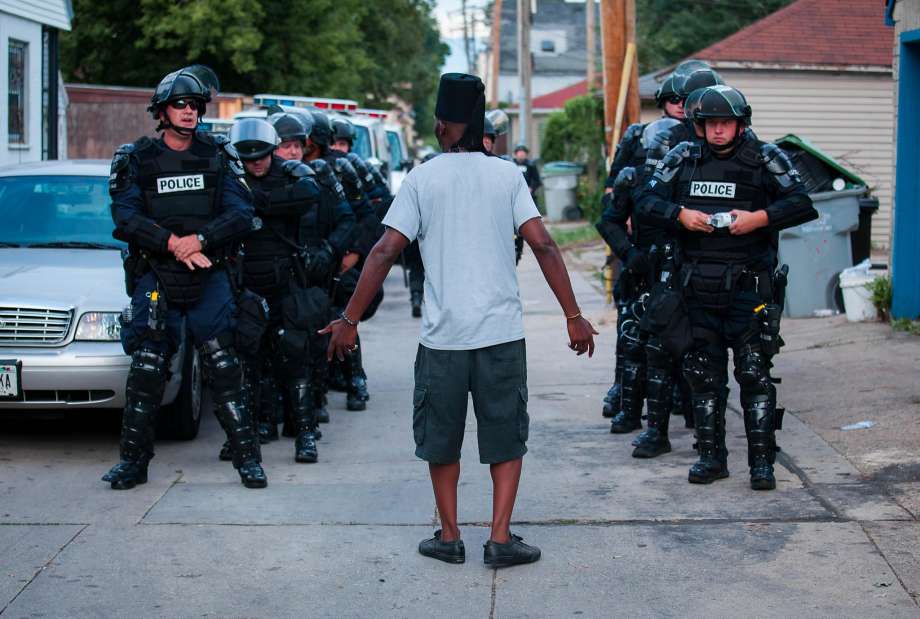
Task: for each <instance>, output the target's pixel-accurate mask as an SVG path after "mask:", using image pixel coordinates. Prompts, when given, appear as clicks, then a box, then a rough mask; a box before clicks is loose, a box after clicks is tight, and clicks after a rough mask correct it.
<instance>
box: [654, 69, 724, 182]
mask: <svg viewBox="0 0 920 619" xmlns="http://www.w3.org/2000/svg"><path fill="white" fill-rule="evenodd" d="M724 83H725V82H724V81H723V80H722V76H721V75H719V74H718V72H716V71H715V70H714V69H713V68H711V67H710V66H709V65H707V64H706V63H705V62H703V61H701V60H688V61H686V62H683V63H681V64H679V65H678V66H677V67H676V68H675V69H674V73H672V74H671V78H670V79H669V80H668V81H666V82H664V83H662V85H661V88H659V91H658V93H656V97H658V96H661V97H666V102H665V105H667V106H669V107H670V106H674V108H675V109H677V108H679V109H680V113H679V114H677V115H675V116H674V118H677V119H679V120H680V121H681V122H680V123H676V124H675V125H674V126H672V127H669V128H668V129H667V130H666V131H664V132H663V133H662V134H660V135H657V136H656V137H655V140H656V141H657V142H659V143H660V144H661V150H663V152H662V153H661V155H664V153H667V152H668V151H669V150H670V149H671V148H672V147H674V146H675V145H676V144H679V143H681V142H688V141H693V140H702V139H703V138H704V136H703V134H702V128H701V127H700V126H699V125H698V124H697V123H696V121H694V119H693V116H692V114H689V113H688V112H693V110H694V109H695V107H696V105H697V103H698V97H700V96H702V93H703V90H704V89H706V88H708V87H709V86H717V85H719V84H724ZM691 95H694V96H693V97H692V98H691ZM688 101H689V102H690V105H687V103H688ZM648 163H649V164H650V165H652V166H653V167H654V165H656V164H657V163H658V161H657V160H655V161H649V162H648Z"/></svg>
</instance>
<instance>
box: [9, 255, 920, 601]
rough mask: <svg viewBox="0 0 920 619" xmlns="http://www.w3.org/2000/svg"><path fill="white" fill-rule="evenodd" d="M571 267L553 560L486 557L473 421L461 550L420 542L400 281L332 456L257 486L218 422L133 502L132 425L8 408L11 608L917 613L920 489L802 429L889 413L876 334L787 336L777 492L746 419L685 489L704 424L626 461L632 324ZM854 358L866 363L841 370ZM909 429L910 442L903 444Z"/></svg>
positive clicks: (538, 394)
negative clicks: (859, 353)
mask: <svg viewBox="0 0 920 619" xmlns="http://www.w3.org/2000/svg"><path fill="white" fill-rule="evenodd" d="M573 277H574V283H575V286H576V290H577V293H578V296H579V301H580V303H581V306H582V308H583V310H584V311H585V313H586V314H587V315H588V316H590V317H592V319H594V320H595V321H596V323H605V324H603V325H602V326H601V328H600V329H599V330H600V331H601V335H600V336H599V337H598V344H599V351H598V354H597V355H596V356H595V358H594V359H591V360H589V359H587V358H576V357H575V356H574V354H572V353H571V351H569V350H568V348H567V347H566V343H567V338H566V333H565V323H564V320H563V319H562V317H561V314H560V310H559V309H558V306H557V305H556V302H555V299H554V298H553V296H552V294H551V292H550V291H549V289H548V288H547V286H546V284H545V283H544V282H543V280H542V276H541V274H540V272H539V269H538V267H537V266H536V264H535V262H534V261H533V259H532V256H530V255H527V256H526V257H525V259H524V261H523V262H522V264H521V267H520V279H521V287H522V296H523V298H524V303H525V309H526V318H525V323H526V324H525V326H526V329H527V336H528V341H527V345H528V360H529V387H530V413H531V418H532V426H531V438H530V443H529V445H530V454H529V455H528V456H527V458H526V464H525V468H524V479H523V481H522V487H521V494H520V500H519V503H518V507H517V510H516V512H515V522H516V524H515V526H514V531H515V532H516V533H519V534H521V535H523V536H524V537H525V539H526V540H527V541H530V542H533V543H535V544H537V545H539V546H541V547H542V549H543V552H544V558H543V560H541V561H540V562H539V563H536V564H534V565H529V566H522V567H518V568H511V569H507V570H504V571H495V570H489V569H486V568H485V567H484V566H483V565H482V562H481V561H482V559H481V550H480V548H481V545H482V544H483V543H484V542H485V540H486V538H487V537H488V529H487V528H486V527H485V524H486V523H487V521H488V520H489V514H490V503H491V498H490V483H489V478H488V470H487V467H483V466H481V465H479V463H478V457H477V453H476V445H475V442H476V441H475V420H474V418H473V416H472V415H470V416H469V422H468V428H467V430H468V434H467V441H466V445H465V447H464V463H465V469H464V473H463V477H462V478H461V490H460V493H461V497H460V498H461V520H462V521H463V522H464V523H466V524H465V525H464V528H463V534H464V538H465V541H466V547H467V553H468V557H467V563H466V564H465V565H461V566H453V565H446V564H443V563H440V562H436V561H432V560H429V559H425V558H423V557H421V556H419V555H418V554H417V552H416V545H417V543H418V541H419V540H420V539H422V538H423V537H427V536H430V534H431V531H432V529H433V528H436V526H437V517H436V512H435V509H434V504H433V498H432V496H431V489H430V483H429V481H428V476H427V467H426V466H425V465H424V463H421V462H419V461H418V460H416V459H415V458H414V456H413V444H412V432H411V400H412V360H413V358H414V353H415V347H416V342H417V335H418V328H419V323H418V321H413V320H412V319H411V318H410V317H409V304H408V299H407V296H408V295H407V292H406V291H405V289H404V288H403V287H402V283H401V281H400V275H399V274H398V273H394V274H393V275H391V277H390V278H389V280H388V281H387V298H386V300H385V301H384V304H383V305H382V306H381V309H380V311H379V313H378V315H377V316H376V317H375V318H374V319H373V320H372V321H370V322H369V323H368V324H367V325H364V326H363V330H362V337H363V340H364V342H365V355H366V357H365V358H366V362H367V365H368V373H369V375H370V388H371V394H372V399H371V402H370V407H369V409H368V410H367V411H365V412H360V413H350V412H346V411H345V410H344V398H343V397H342V396H341V395H340V394H335V395H334V396H333V397H332V402H331V406H330V410H331V412H332V423H331V424H329V425H327V426H324V428H323V429H324V438H323V440H322V441H321V442H320V459H321V462H320V463H319V464H316V465H295V464H294V463H293V461H292V460H293V458H292V450H293V447H292V444H291V441H290V439H283V440H282V441H280V442H278V443H273V444H271V445H269V446H267V447H266V449H265V459H266V470H267V472H268V475H269V487H268V489H266V490H263V491H253V490H246V489H245V488H243V487H242V486H241V485H240V484H239V483H238V478H237V476H236V474H235V472H234V471H233V470H232V468H231V467H229V465H227V464H226V463H219V462H218V461H217V452H218V449H219V447H220V443H221V442H222V437H221V432H220V429H219V428H218V426H217V423H216V422H215V421H214V419H213V418H211V417H208V418H207V419H206V420H205V423H204V424H203V427H202V435H201V436H200V437H199V438H198V439H197V440H196V441H194V442H191V443H176V442H173V443H163V444H160V445H159V446H158V453H157V457H156V459H155V460H154V461H153V463H152V465H151V471H150V482H149V483H148V484H147V485H146V486H142V487H140V488H139V489H137V490H134V491H129V492H113V491H111V490H109V489H108V488H107V486H106V485H105V484H103V483H101V482H100V481H98V479H99V476H100V475H101V474H102V473H103V472H105V470H107V468H108V467H109V466H110V465H111V463H112V462H114V460H115V459H116V457H117V444H116V443H117V434H116V432H115V431H112V430H111V429H109V430H100V429H96V430H91V431H86V430H82V431H77V432H75V431H74V430H75V428H78V427H79V424H76V422H74V421H73V419H71V420H69V421H68V422H67V423H64V424H52V423H47V422H45V423H42V422H29V423H22V422H13V421H8V420H6V421H0V614H2V615H3V616H4V617H7V616H9V617H33V616H43V617H65V616H67V617H85V616H98V617H121V616H133V617H161V616H168V617H191V616H214V617H295V616H304V615H314V616H323V617H326V616H328V617H370V616H374V617H377V616H379V617H428V616H434V615H437V616H441V617H466V618H468V617H516V616H521V617H524V616H527V617H557V616H563V615H579V616H586V617H611V616H638V617H644V616H658V617H662V616H663V617H670V616H675V617H677V616H681V617H683V616H691V617H694V616H805V617H813V616H814V617H817V616H831V615H834V616H840V617H902V616H903V617H915V616H917V615H918V614H920V609H918V607H917V603H916V601H915V600H916V595H917V592H918V591H920V566H918V565H920V564H918V560H917V555H916V552H917V551H916V548H917V547H918V546H917V541H920V525H918V523H917V521H916V515H917V514H918V511H920V510H918V507H920V501H914V500H913V499H910V497H911V496H913V495H910V494H909V492H910V491H912V490H913V489H914V488H913V486H912V485H911V484H913V483H915V482H911V481H904V480H901V481H898V482H891V483H888V482H884V483H883V482H882V480H881V479H878V478H874V477H872V473H871V472H870V470H869V469H868V468H867V465H866V463H865V462H862V461H859V460H858V459H857V460H854V462H851V461H850V460H848V459H847V458H846V457H844V455H842V453H841V452H843V454H846V453H847V451H846V447H847V445H848V444H849V443H847V442H846V441H852V440H857V439H858V437H857V439H851V438H849V436H850V434H849V433H842V432H841V436H842V438H841V439H840V440H841V441H843V442H842V443H841V442H839V441H838V439H837V438H836V437H835V436H832V435H830V434H828V435H827V440H825V439H824V438H822V436H821V435H820V433H821V432H822V431H823V430H821V428H818V430H819V431H818V432H816V431H815V430H814V429H812V427H810V426H809V425H808V424H807V423H803V421H802V420H801V419H805V420H806V421H807V420H808V417H809V415H814V416H816V417H821V418H825V416H827V415H830V416H833V418H834V419H836V420H835V421H834V424H836V426H838V427H839V426H840V425H844V423H849V420H850V419H855V418H856V417H860V418H862V417H864V416H865V415H866V414H867V413H869V412H870V411H871V407H872V406H873V405H872V402H876V403H878V404H879V405H882V401H879V400H874V399H873V398H872V396H871V394H870V393H868V392H863V391H861V390H860V389H861V388H862V387H861V386H860V385H861V384H862V383H859V382H858V381H857V380H856V377H854V376H852V373H853V372H856V373H861V372H860V365H859V363H857V362H855V361H854V362H853V363H852V364H849V365H848V363H849V362H846V363H844V362H842V361H841V359H848V358H850V357H851V356H852V352H851V351H848V350H847V349H845V347H846V346H857V347H860V346H861V347H863V348H865V349H866V350H875V345H874V343H873V341H872V338H874V337H876V336H875V335H872V333H873V332H872V331H871V329H870V330H869V331H868V332H867V333H869V335H867V336H865V338H864V339H863V340H860V342H862V343H856V344H840V345H834V346H817V347H809V346H804V347H800V346H799V345H798V344H793V343H790V346H789V349H788V350H789V352H788V354H787V353H786V352H784V354H783V355H781V356H780V358H779V364H778V370H779V373H780V374H781V375H782V376H783V377H784V379H785V380H784V383H783V385H782V387H781V389H782V391H781V393H782V400H783V402H784V403H785V405H786V406H787V408H788V409H789V413H787V417H786V428H785V430H784V431H783V432H782V433H781V435H780V442H781V445H782V446H783V449H784V451H783V453H782V456H781V465H780V466H779V468H778V471H777V477H778V479H779V487H778V489H777V490H776V491H775V492H767V493H755V492H753V491H751V490H750V489H749V487H748V483H747V470H746V449H745V440H744V436H743V424H742V422H741V419H740V418H739V417H738V416H737V414H732V415H731V416H730V419H729V420H728V426H729V428H728V430H729V431H728V435H729V449H730V451H731V455H730V457H729V466H730V469H731V471H732V476H731V477H730V478H728V479H727V480H724V481H721V482H718V483H716V484H714V485H712V486H708V487H699V486H691V485H690V484H688V483H687V481H686V474H687V468H688V467H689V466H690V464H691V463H692V462H693V461H694V459H695V458H694V455H695V453H694V452H693V450H692V448H691V444H692V436H691V434H690V432H689V431H687V430H683V429H677V430H675V432H674V437H673V444H674V448H675V451H674V452H673V453H671V454H668V455H667V456H663V457H661V458H658V459H657V460H654V461H640V460H634V459H633V458H631V457H630V455H629V454H630V451H631V449H630V447H629V441H630V440H631V439H632V436H626V437H623V436H613V435H610V434H609V433H608V431H607V427H608V422H607V420H605V419H603V418H602V417H601V415H600V401H601V398H602V397H603V394H604V392H605V391H606V389H607V387H608V386H609V380H610V377H611V376H612V373H613V354H612V350H613V344H614V341H615V333H614V329H613V325H612V324H610V321H609V310H608V309H607V308H606V307H605V306H604V305H603V299H602V298H601V296H600V295H599V294H598V293H597V290H596V288H595V287H594V285H593V283H592V282H590V281H589V280H588V279H587V278H585V277H584V276H582V275H580V274H577V273H576V274H575V275H574V276H573ZM822 324H823V323H822ZM814 325H818V323H809V324H807V325H804V326H803V327H801V329H803V330H804V331H807V330H808V329H811V327H812V326H814ZM818 326H820V325H818ZM795 328H796V329H798V328H799V327H795ZM791 330H792V328H790V331H791ZM804 331H803V335H802V336H801V338H800V339H801V341H802V342H804V341H805V339H806V336H805V335H804ZM817 332H818V333H817V335H818V336H820V337H817V336H816V337H817V340H816V341H826V340H827V339H828V338H831V339H833V338H835V337H837V334H839V333H841V332H842V331H839V330H838V327H837V326H836V325H834V324H828V325H827V331H826V332H825V331H822V330H821V329H818V330H817ZM809 337H810V336H809ZM879 337H881V336H879ZM850 339H852V338H850ZM787 340H790V342H791V338H789V337H787ZM798 341H799V340H798V339H797V340H796V342H798ZM889 344H890V343H886V348H891V347H894V348H898V346H902V345H903V346H904V347H905V349H904V351H902V352H899V353H898V354H904V355H906V357H907V358H910V355H911V354H914V353H911V352H910V351H912V350H913V351H916V349H915V348H911V347H912V346H913V342H904V343H898V342H895V343H894V344H890V345H889ZM793 349H795V350H793ZM883 356H884V355H883ZM915 358H916V357H915ZM914 367H915V369H916V366H914ZM837 368H844V369H845V371H846V372H849V374H846V373H843V374H838V375H837V376H836V377H835V376H834V370H835V369H837ZM843 371H844V370H841V372H843ZM906 374H907V375H909V372H906ZM828 376H831V377H832V378H831V379H829V378H828ZM886 376H888V377H890V380H891V381H892V384H893V385H894V386H893V387H890V388H888V389H887V390H883V391H881V390H876V391H875V393H876V396H879V395H882V394H888V395H891V397H895V395H894V394H898V395H897V397H901V395H900V394H901V390H902V389H905V390H910V389H916V387H915V386H914V384H913V381H914V380H916V372H914V378H913V379H912V380H911V381H910V382H909V383H908V384H907V385H902V384H901V382H902V381H903V380H904V377H902V376H901V375H900V374H892V373H887V374H886ZM866 380H868V378H866ZM895 381H897V384H895ZM885 384H887V383H885ZM733 393H734V394H736V393H737V391H736V390H733ZM822 393H823V394H824V395H823V396H820V395H819V394H822ZM831 396H834V397H835V398H836V399H833V400H830V401H828V400H827V398H828V397H831ZM860 398H864V399H860ZM799 411H801V419H800V413H799ZM828 411H829V412H828ZM910 413H911V410H910V407H909V406H907V407H906V408H905V413H904V414H905V415H906V416H909V415H910ZM842 419H843V420H846V421H841V420H842ZM857 420H858V419H857ZM915 421H916V419H914V420H913V422H915ZM678 425H679V424H678ZM813 425H814V424H813ZM828 432H830V430H829V431H828ZM838 432H839V430H838ZM904 440H905V444H904V446H903V448H902V447H898V449H899V450H902V449H903V451H904V452H909V451H910V446H909V444H908V439H904ZM829 441H830V442H829ZM892 484H896V486H893V485H892ZM894 490H897V492H895V491H894Z"/></svg>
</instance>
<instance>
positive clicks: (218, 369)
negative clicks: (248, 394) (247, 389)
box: [198, 338, 243, 404]
mask: <svg viewBox="0 0 920 619" xmlns="http://www.w3.org/2000/svg"><path fill="white" fill-rule="evenodd" d="M198 352H199V354H200V355H201V361H202V363H203V364H204V367H205V370H206V372H207V375H208V377H209V378H210V380H211V392H212V395H213V396H214V402H215V403H217V404H223V403H225V402H229V401H231V400H233V399H234V398H236V397H237V396H238V395H239V393H240V389H241V388H242V380H243V368H242V364H241V363H240V357H239V355H238V354H237V353H236V350H235V349H234V348H233V346H232V344H230V343H229V342H225V341H223V340H221V339H220V338H214V339H211V340H208V341H207V342H205V343H204V344H202V345H201V346H200V348H199V350H198Z"/></svg>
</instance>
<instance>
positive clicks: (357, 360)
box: [345, 341, 371, 411]
mask: <svg viewBox="0 0 920 619" xmlns="http://www.w3.org/2000/svg"><path fill="white" fill-rule="evenodd" d="M356 344H358V348H357V349H356V350H355V351H354V352H353V353H351V354H350V355H348V358H346V359H345V363H347V364H348V374H349V377H350V381H349V385H348V395H347V398H346V402H345V407H346V408H347V409H348V410H350V411H363V410H364V409H366V408H367V401H368V400H369V399H370V398H371V396H370V394H369V393H368V392H367V374H365V373H364V365H363V363H362V359H361V342H360V341H356Z"/></svg>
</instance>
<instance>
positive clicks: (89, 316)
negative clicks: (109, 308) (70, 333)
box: [74, 312, 121, 342]
mask: <svg viewBox="0 0 920 619" xmlns="http://www.w3.org/2000/svg"><path fill="white" fill-rule="evenodd" d="M119 316H120V314H118V313H117V312H87V313H85V314H83V315H82V316H80V322H79V323H78V324H77V334H76V335H75V336H74V339H77V340H92V341H97V342H98V341H103V342H115V341H118V340H119V339H121V323H120V322H119V321H118V317H119Z"/></svg>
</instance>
